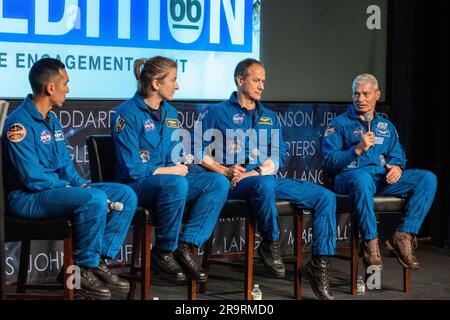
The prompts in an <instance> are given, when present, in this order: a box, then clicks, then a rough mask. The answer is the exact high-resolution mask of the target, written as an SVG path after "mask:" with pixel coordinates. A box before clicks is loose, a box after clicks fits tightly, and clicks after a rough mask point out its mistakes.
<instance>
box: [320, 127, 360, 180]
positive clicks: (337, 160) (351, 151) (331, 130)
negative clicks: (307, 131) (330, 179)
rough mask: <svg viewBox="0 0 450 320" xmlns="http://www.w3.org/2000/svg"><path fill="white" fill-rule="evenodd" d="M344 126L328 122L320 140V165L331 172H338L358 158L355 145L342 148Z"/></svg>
mask: <svg viewBox="0 0 450 320" xmlns="http://www.w3.org/2000/svg"><path fill="white" fill-rule="evenodd" d="M344 139H345V131H344V128H341V127H340V126H338V125H336V124H334V123H333V122H331V123H330V125H329V126H328V128H327V129H326V130H325V133H324V136H323V140H322V166H323V167H324V168H325V169H326V170H328V171H331V172H334V173H338V172H340V171H342V170H343V169H344V168H346V167H347V166H348V165H350V164H351V163H352V162H353V161H355V160H357V159H358V155H356V153H355V147H356V146H352V147H350V148H348V149H344Z"/></svg>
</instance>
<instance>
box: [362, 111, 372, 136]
mask: <svg viewBox="0 0 450 320" xmlns="http://www.w3.org/2000/svg"><path fill="white" fill-rule="evenodd" d="M372 120H373V117H372V115H371V114H370V112H366V113H364V121H365V122H367V132H370V124H371V123H372Z"/></svg>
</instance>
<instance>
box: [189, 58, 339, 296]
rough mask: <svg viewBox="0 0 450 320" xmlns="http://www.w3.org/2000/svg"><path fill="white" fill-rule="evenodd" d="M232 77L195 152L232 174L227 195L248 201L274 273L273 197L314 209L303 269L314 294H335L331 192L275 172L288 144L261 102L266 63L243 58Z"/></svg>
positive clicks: (281, 271)
mask: <svg viewBox="0 0 450 320" xmlns="http://www.w3.org/2000/svg"><path fill="white" fill-rule="evenodd" d="M234 80H235V84H236V86H237V92H233V93H232V94H231V97H230V99H229V100H227V101H225V102H223V103H220V104H218V105H214V106H211V107H209V108H207V109H206V110H205V112H204V113H203V114H202V115H201V116H200V118H199V121H198V122H197V124H196V129H195V141H194V142H195V144H199V141H200V143H201V146H194V152H195V156H196V158H198V159H201V165H202V166H203V167H204V168H205V169H208V170H212V171H215V172H218V173H220V174H222V175H223V176H226V177H228V179H230V181H231V186H232V189H231V190H230V191H229V193H228V198H229V199H244V200H247V201H249V203H250V205H251V208H252V211H253V213H254V215H255V219H256V221H257V223H258V228H259V231H260V232H261V235H262V242H261V244H260V245H259V247H258V254H259V255H260V257H262V258H263V261H264V264H265V267H266V269H267V270H268V271H269V272H270V273H271V274H272V275H273V276H274V277H277V278H282V277H284V275H285V267H284V263H283V260H282V258H281V255H280V246H279V241H278V239H279V230H278V222H277V209H276V206H275V201H276V199H282V200H287V201H289V202H291V203H293V204H294V205H297V206H298V207H300V208H302V207H303V208H304V207H307V208H313V209H314V221H313V239H314V241H313V249H312V251H313V252H312V253H313V256H312V259H311V260H310V261H309V262H308V263H307V264H306V265H305V266H304V267H303V273H304V274H305V275H306V276H307V277H308V278H309V280H310V282H311V284H312V288H313V291H314V293H315V294H316V295H317V297H319V298H320V299H333V296H332V294H331V292H330V287H329V281H328V271H329V267H330V256H332V255H334V254H335V247H336V218H335V210H336V200H335V195H334V193H332V192H331V191H329V190H327V189H326V188H323V187H321V186H319V185H316V184H313V183H309V182H305V181H299V180H294V179H281V178H277V177H276V176H275V173H276V172H277V171H278V169H279V168H280V167H282V166H283V163H284V161H285V159H286V153H287V148H286V144H285V142H284V140H283V134H282V130H281V126H280V122H279V120H278V118H277V116H276V114H275V113H274V112H273V111H271V110H269V109H267V108H265V107H264V106H263V105H262V104H261V103H260V102H259V100H260V99H261V94H262V92H263V90H264V82H265V69H264V66H263V65H262V63H261V62H259V61H258V60H255V59H245V60H243V61H241V62H240V63H238V65H237V66H236V68H235V72H234ZM202 137H203V139H202ZM195 150H196V151H195Z"/></svg>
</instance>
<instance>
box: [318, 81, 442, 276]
mask: <svg viewBox="0 0 450 320" xmlns="http://www.w3.org/2000/svg"><path fill="white" fill-rule="evenodd" d="M352 90H353V105H351V106H350V107H349V108H348V110H347V112H346V113H344V114H342V115H339V116H338V117H336V118H335V119H333V120H332V121H331V123H330V124H329V126H328V128H327V130H326V132H325V134H324V139H323V143H322V144H323V145H322V156H323V166H324V167H325V168H326V169H327V170H329V171H330V172H332V173H334V174H335V175H336V176H335V191H336V192H337V193H340V194H348V195H349V196H350V198H351V201H352V203H353V205H354V209H355V212H354V213H355V215H356V218H357V222H358V227H359V229H360V231H361V234H362V236H363V237H364V240H365V242H364V244H365V246H364V258H363V261H364V265H365V266H366V267H368V266H375V267H378V268H380V269H381V268H382V267H383V262H382V260H381V256H380V250H379V245H378V237H377V224H376V218H375V214H374V211H373V206H374V194H375V193H376V194H380V195H394V196H407V197H408V204H407V208H406V213H405V215H404V217H402V220H401V223H400V224H399V225H398V227H397V230H396V232H395V233H394V235H393V237H392V238H391V239H390V240H389V241H390V244H391V246H392V247H393V252H394V253H395V254H396V256H397V258H398V261H399V262H400V263H401V264H402V265H403V266H405V267H408V268H411V269H417V268H419V262H418V261H417V258H416V257H415V255H414V252H413V249H414V248H415V246H416V245H417V241H416V235H417V233H418V232H419V229H420V226H421V225H422V222H423V220H424V218H425V216H426V214H427V212H428V210H429V209H430V207H431V205H432V202H433V199H434V194H435V192H436V185H437V183H436V177H435V175H434V174H433V173H431V172H429V171H426V170H419V169H408V170H406V157H405V154H404V152H403V149H402V146H401V145H400V141H399V138H398V134H397V131H396V129H395V127H394V125H393V124H392V123H391V122H390V121H389V120H387V119H385V118H383V117H382V116H381V115H380V114H378V113H376V112H375V106H376V102H377V101H378V99H379V98H380V95H381V93H380V90H379V89H378V81H377V79H376V78H375V77H374V76H373V75H370V74H361V75H359V76H357V77H356V78H355V80H354V81H353V86H352Z"/></svg>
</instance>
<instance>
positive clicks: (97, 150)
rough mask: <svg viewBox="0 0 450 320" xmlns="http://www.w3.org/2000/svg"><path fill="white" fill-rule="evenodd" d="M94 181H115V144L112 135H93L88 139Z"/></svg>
mask: <svg viewBox="0 0 450 320" xmlns="http://www.w3.org/2000/svg"><path fill="white" fill-rule="evenodd" d="M86 143H87V147H88V153H89V166H90V169H91V180H92V181H93V182H112V181H114V177H115V174H114V159H115V156H114V144H113V142H112V138H111V136H110V135H91V136H89V137H87V140H86Z"/></svg>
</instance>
